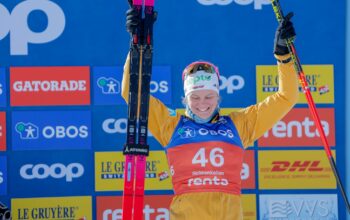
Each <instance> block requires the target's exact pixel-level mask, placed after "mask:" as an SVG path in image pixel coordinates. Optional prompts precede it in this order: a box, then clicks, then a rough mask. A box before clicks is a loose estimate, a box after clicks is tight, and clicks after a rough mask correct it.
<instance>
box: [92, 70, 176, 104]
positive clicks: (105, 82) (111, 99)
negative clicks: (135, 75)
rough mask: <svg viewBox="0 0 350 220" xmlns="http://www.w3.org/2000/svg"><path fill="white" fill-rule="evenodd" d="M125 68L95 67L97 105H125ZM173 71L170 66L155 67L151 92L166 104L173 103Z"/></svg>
mask: <svg viewBox="0 0 350 220" xmlns="http://www.w3.org/2000/svg"><path fill="white" fill-rule="evenodd" d="M122 75H123V68H122V67H94V68H93V78H94V82H96V84H95V85H97V86H96V87H95V88H94V104H96V105H124V104H125V100H124V99H123V98H122V96H121V83H122ZM170 88H171V72H170V67H168V66H156V67H153V73H152V80H151V82H150V92H151V94H152V95H153V96H155V97H157V98H158V99H160V100H161V101H162V102H163V103H165V104H170V103H171V90H170Z"/></svg>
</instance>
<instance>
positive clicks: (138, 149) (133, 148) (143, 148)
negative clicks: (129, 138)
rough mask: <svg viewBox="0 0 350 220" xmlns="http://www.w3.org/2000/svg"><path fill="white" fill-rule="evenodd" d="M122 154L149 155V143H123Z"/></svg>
mask: <svg viewBox="0 0 350 220" xmlns="http://www.w3.org/2000/svg"><path fill="white" fill-rule="evenodd" d="M123 155H143V156H148V155H149V145H147V144H146V145H144V144H124V149H123Z"/></svg>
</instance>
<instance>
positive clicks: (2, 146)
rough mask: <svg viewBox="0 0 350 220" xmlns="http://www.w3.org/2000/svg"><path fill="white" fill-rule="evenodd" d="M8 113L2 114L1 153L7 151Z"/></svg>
mask: <svg viewBox="0 0 350 220" xmlns="http://www.w3.org/2000/svg"><path fill="white" fill-rule="evenodd" d="M6 133H7V130H6V112H0V151H6Z"/></svg>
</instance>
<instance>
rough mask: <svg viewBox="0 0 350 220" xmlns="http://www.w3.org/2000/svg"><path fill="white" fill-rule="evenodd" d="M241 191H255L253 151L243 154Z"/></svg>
mask: <svg viewBox="0 0 350 220" xmlns="http://www.w3.org/2000/svg"><path fill="white" fill-rule="evenodd" d="M241 179H242V189H255V187H256V186H255V157H254V150H246V151H245V152H244V158H243V165H242V171H241Z"/></svg>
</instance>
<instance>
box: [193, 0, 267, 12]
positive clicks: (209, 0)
mask: <svg viewBox="0 0 350 220" xmlns="http://www.w3.org/2000/svg"><path fill="white" fill-rule="evenodd" d="M197 1H198V2H199V3H200V4H202V5H206V6H210V5H221V6H225V5H229V4H231V3H232V2H234V3H236V4H238V5H243V6H245V5H250V4H254V9H255V10H261V9H262V7H263V5H269V4H271V2H270V0H197Z"/></svg>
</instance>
